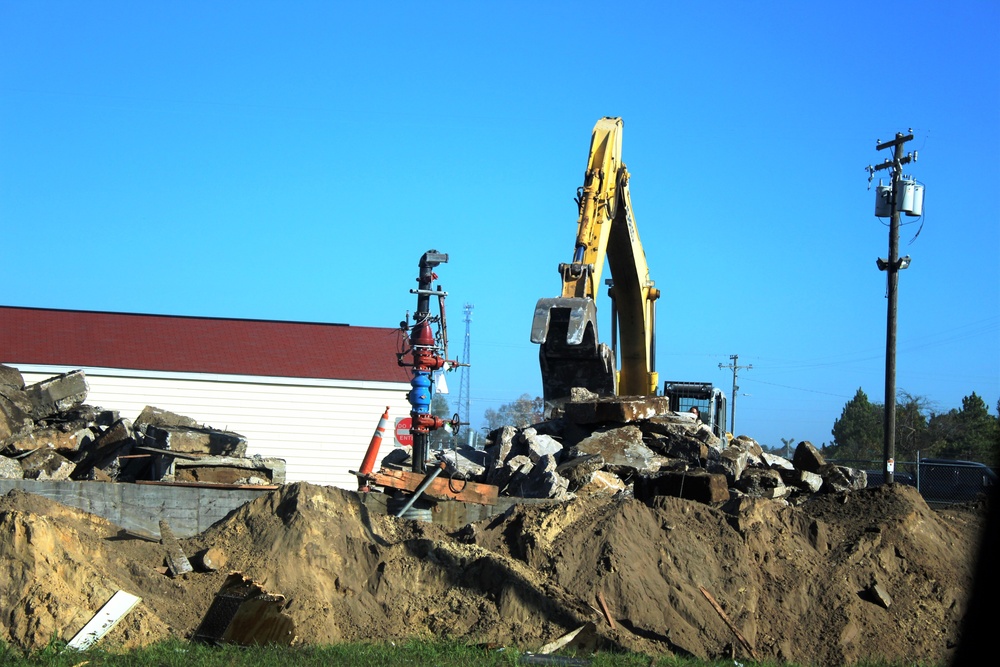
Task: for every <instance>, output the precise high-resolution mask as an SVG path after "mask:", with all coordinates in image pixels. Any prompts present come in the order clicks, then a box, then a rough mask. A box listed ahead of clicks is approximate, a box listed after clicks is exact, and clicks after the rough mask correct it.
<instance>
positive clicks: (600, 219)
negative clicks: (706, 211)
mask: <svg viewBox="0 0 1000 667" xmlns="http://www.w3.org/2000/svg"><path fill="white" fill-rule="evenodd" d="M622 126H623V123H622V119H621V118H612V117H605V118H602V119H601V120H599V121H597V125H595V126H594V132H593V134H592V135H591V139H590V155H589V157H588V159H587V172H586V174H585V176H584V181H583V187H581V188H579V189H578V190H577V197H576V203H577V206H578V208H579V217H578V218H577V232H576V244H575V246H574V249H573V261H572V262H570V263H569V264H560V265H559V273H560V274H561V276H562V293H561V294H560V296H558V297H555V298H543V299H539V300H538V303H537V304H536V305H535V314H534V318H533V320H532V324H531V340H532V342H534V343H538V344H539V345H541V347H540V348H539V353H538V356H539V362H540V365H541V370H542V391H543V394H544V399H545V401H546V403H547V404H553V403H557V402H559V401H560V400H563V399H566V398H567V397H569V395H570V390H571V389H572V388H573V387H584V388H586V389H589V390H590V391H592V392H595V393H597V394H598V395H601V396H654V395H657V393H658V390H659V386H658V385H659V378H658V375H657V373H656V300H657V299H658V298H659V297H660V291H659V290H658V289H656V287H655V286H654V284H653V281H652V280H650V278H649V266H648V265H647V264H646V254H645V252H644V251H643V249H642V243H640V241H639V232H638V230H637V229H636V223H635V214H634V213H633V211H632V199H631V196H630V195H629V186H628V181H629V172H628V169H627V168H626V167H625V163H624V162H622V158H621V155H622ZM605 259H607V262H608V267H609V268H610V269H611V275H612V277H613V280H608V281H607V284H608V285H609V286H610V288H609V290H608V295H609V296H610V297H611V347H610V348H609V347H608V346H607V345H605V344H604V343H601V342H599V340H598V336H597V328H598V327H597V306H596V303H595V297H596V295H597V290H598V289H599V288H600V285H601V273H602V271H603V269H604V261H605ZM663 395H664V396H667V397H668V398H669V399H670V407H671V409H672V410H676V411H678V412H681V411H684V412H687V411H689V410H691V411H693V410H692V409H693V408H697V409H698V413H699V416H700V418H701V419H702V420H703V421H704V422H705V423H707V424H708V425H709V426H710V427H711V429H712V431H713V432H714V433H715V434H716V435H717V436H719V437H720V438H721V437H724V436H725V435H726V432H725V425H726V397H725V394H723V393H722V391H720V390H719V389H718V388H716V387H714V386H712V384H711V383H705V382H679V381H673V380H671V381H668V382H665V383H664V387H663Z"/></svg>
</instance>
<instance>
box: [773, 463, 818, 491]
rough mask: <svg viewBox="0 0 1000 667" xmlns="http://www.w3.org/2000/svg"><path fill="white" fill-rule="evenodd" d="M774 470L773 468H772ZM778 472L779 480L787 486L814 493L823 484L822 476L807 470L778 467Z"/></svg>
mask: <svg viewBox="0 0 1000 667" xmlns="http://www.w3.org/2000/svg"><path fill="white" fill-rule="evenodd" d="M772 470H774V468H772ZM778 474H780V475H781V481H783V482H784V483H785V484H786V485H787V486H791V487H795V488H797V489H801V490H803V491H808V492H809V493H816V492H817V491H819V490H820V488H822V486H823V478H822V477H821V476H819V475H817V474H816V473H814V472H809V471H807V470H795V469H794V468H793V469H791V470H787V469H785V468H781V469H778Z"/></svg>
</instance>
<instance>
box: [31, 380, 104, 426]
mask: <svg viewBox="0 0 1000 667" xmlns="http://www.w3.org/2000/svg"><path fill="white" fill-rule="evenodd" d="M88 390H89V387H88V386H87V378H86V376H85V374H84V372H83V371H82V370H75V371H70V372H68V373H62V374H60V375H56V376H53V377H51V378H48V379H45V380H42V381H40V382H36V383H35V384H32V385H28V386H27V387H25V388H24V393H25V394H26V395H27V397H28V399H29V400H30V401H31V404H32V408H33V414H34V417H35V418H36V419H44V418H45V417H49V416H51V415H55V414H58V413H60V412H66V411H68V410H71V409H73V408H75V407H77V406H78V405H80V404H81V403H83V402H84V401H85V400H87V391H88Z"/></svg>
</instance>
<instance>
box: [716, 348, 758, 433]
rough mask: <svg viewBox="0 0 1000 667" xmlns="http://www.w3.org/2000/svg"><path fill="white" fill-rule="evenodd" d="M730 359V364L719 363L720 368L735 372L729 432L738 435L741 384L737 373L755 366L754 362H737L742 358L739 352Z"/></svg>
mask: <svg viewBox="0 0 1000 667" xmlns="http://www.w3.org/2000/svg"><path fill="white" fill-rule="evenodd" d="M729 359H730V360H731V361H732V362H733V363H731V364H728V365H725V364H719V368H728V369H729V370H731V371H732V372H733V409H732V411H731V412H730V413H729V432H730V433H732V434H733V435H736V392H737V390H739V386H737V384H736V375H737V373H739V372H740V371H741V370H743V369H746V370H750V369H751V368H753V364H749V365H747V366H740V365H739V363H737V362H739V360H740V355H738V354H730V355H729Z"/></svg>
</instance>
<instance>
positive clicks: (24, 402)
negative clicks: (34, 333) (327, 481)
mask: <svg viewBox="0 0 1000 667" xmlns="http://www.w3.org/2000/svg"><path fill="white" fill-rule="evenodd" d="M88 389H89V388H88V386H87V379H86V376H85V374H84V372H83V371H82V370H76V371H71V372H69V373H63V374H60V375H56V376H53V377H51V378H47V379H45V380H43V381H41V382H37V383H35V384H32V385H28V386H25V385H24V379H23V377H22V376H21V373H20V372H19V371H18V370H17V369H15V368H12V367H9V366H3V365H0V478H2V479H35V480H73V481H99V482H172V483H195V484H218V485H231V486H232V485H235V486H247V485H249V486H263V485H280V484H284V482H285V462H284V460H282V459H278V458H265V457H260V456H253V457H247V456H246V450H247V440H246V438H245V437H243V436H242V435H240V434H238V433H233V432H231V431H225V430H219V429H214V428H211V427H208V426H205V425H203V424H198V423H197V422H196V421H195V420H194V419H192V418H190V417H187V416H184V415H178V414H175V413H172V412H169V411H166V410H162V409H159V408H156V407H153V406H146V408H145V409H144V410H143V411H142V412H141V413H140V414H139V415H138V416H137V417H136V419H135V421H130V420H129V419H126V418H123V417H121V415H119V414H118V413H117V412H116V411H114V410H105V409H103V408H100V407H96V406H92V405H87V404H86V402H85V401H86V399H87V392H88Z"/></svg>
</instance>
